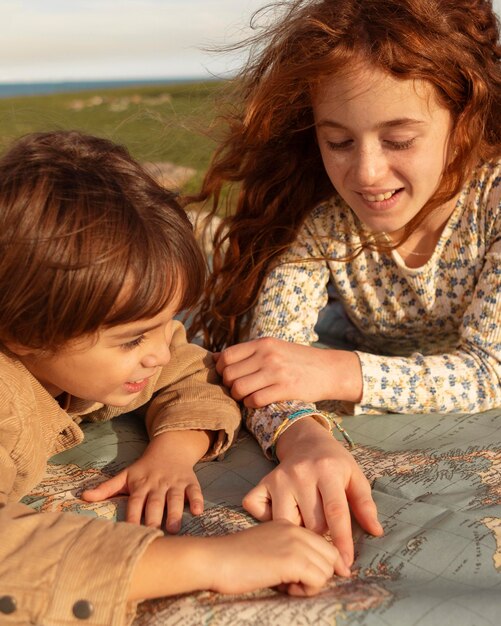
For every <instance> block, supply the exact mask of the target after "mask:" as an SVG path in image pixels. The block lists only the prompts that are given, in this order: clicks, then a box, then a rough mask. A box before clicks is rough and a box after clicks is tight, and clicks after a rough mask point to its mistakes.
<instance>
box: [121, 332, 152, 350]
mask: <svg viewBox="0 0 501 626" xmlns="http://www.w3.org/2000/svg"><path fill="white" fill-rule="evenodd" d="M145 338H146V337H145V336H144V335H141V336H140V337H137V338H136V339H133V340H132V341H128V342H127V343H122V344H121V346H120V347H121V348H122V350H133V349H134V348H137V346H139V345H141V344H142V343H143V341H144V340H145Z"/></svg>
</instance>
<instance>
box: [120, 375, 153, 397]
mask: <svg viewBox="0 0 501 626" xmlns="http://www.w3.org/2000/svg"><path fill="white" fill-rule="evenodd" d="M149 379H150V376H148V377H147V378H141V379H140V380H134V381H128V382H126V383H125V384H124V387H125V389H126V390H127V391H128V392H129V393H138V391H142V390H143V389H144V388H145V387H146V385H147V384H148V381H149Z"/></svg>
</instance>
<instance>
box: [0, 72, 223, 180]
mask: <svg viewBox="0 0 501 626" xmlns="http://www.w3.org/2000/svg"><path fill="white" fill-rule="evenodd" d="M222 87H223V84H222V83H218V82H215V81H214V82H204V83H184V84H178V85H170V84H169V85H158V86H152V85H148V86H141V87H137V88H135V87H128V88H120V89H112V90H99V91H85V92H78V93H76V92H72V93H64V94H56V95H54V94H51V95H44V96H30V97H22V98H6V99H0V150H2V151H3V150H4V149H5V147H6V146H7V145H8V144H9V143H11V141H12V140H14V139H16V138H17V137H19V136H21V135H24V134H26V133H29V132H32V131H46V130H55V129H78V130H82V131H85V132H89V133H93V134H96V135H100V136H103V137H107V138H109V139H112V140H113V141H116V142H118V143H122V144H125V145H126V146H127V147H128V148H129V150H130V152H131V154H132V155H133V156H134V157H135V158H136V159H138V160H140V161H152V162H163V161H168V162H171V163H174V164H176V165H182V166H186V167H190V168H194V169H195V170H196V173H195V175H194V176H193V177H192V178H191V179H190V180H189V182H188V183H186V185H185V186H184V190H185V191H195V190H196V189H197V188H198V185H199V184H200V181H201V178H202V176H203V172H204V170H205V168H206V167H207V164H208V162H209V158H210V154H211V152H212V151H213V149H214V147H215V143H214V141H213V139H211V138H210V130H209V129H210V127H211V124H212V123H213V120H214V117H215V103H216V100H217V98H218V97H219V96H220V95H221V92H222Z"/></svg>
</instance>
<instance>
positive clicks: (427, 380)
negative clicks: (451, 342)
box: [359, 351, 501, 413]
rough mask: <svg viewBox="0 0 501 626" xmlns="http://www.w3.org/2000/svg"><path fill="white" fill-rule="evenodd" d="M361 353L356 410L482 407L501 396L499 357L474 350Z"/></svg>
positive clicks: (500, 399)
mask: <svg viewBox="0 0 501 626" xmlns="http://www.w3.org/2000/svg"><path fill="white" fill-rule="evenodd" d="M359 356H360V361H361V363H362V371H363V378H364V385H363V386H364V391H363V396H362V399H361V406H360V412H367V411H371V410H372V411H374V410H376V411H381V410H386V411H393V412H399V413H429V412H438V413H449V412H466V411H484V410H487V409H490V408H493V407H496V406H499V403H500V402H501V389H500V385H499V363H496V362H495V360H486V359H482V358H481V357H480V355H479V354H475V353H473V352H472V353H466V352H461V351H456V352H454V353H450V354H442V355H431V356H423V355H421V354H413V355H411V356H409V357H387V356H377V355H372V354H366V353H360V355H359ZM496 369H497V370H498V371H496Z"/></svg>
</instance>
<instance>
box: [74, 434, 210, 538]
mask: <svg viewBox="0 0 501 626" xmlns="http://www.w3.org/2000/svg"><path fill="white" fill-rule="evenodd" d="M208 445H209V436H208V435H207V433H205V432H204V431H191V430H186V431H169V432H165V433H162V434H160V435H158V436H157V437H155V438H154V439H153V440H152V441H151V442H150V443H149V445H148V447H147V448H146V450H145V452H144V453H143V455H142V456H141V457H140V458H139V459H138V460H137V461H136V462H135V463H133V464H132V465H130V466H129V467H127V468H126V469H124V470H122V471H121V472H119V473H118V474H117V475H116V476H114V477H113V478H110V479H109V480H107V481H105V482H104V483H102V484H101V485H99V486H98V487H96V488H95V489H88V490H86V491H84V492H83V494H82V498H83V499H84V500H87V501H88V502H97V501H99V500H105V499H106V498H110V497H112V496H115V495H117V494H124V493H125V494H129V500H128V504H127V516H126V520H127V521H128V522H131V523H134V524H140V523H141V519H142V517H143V516H144V523H145V525H146V526H153V527H155V528H160V526H161V524H162V519H163V517H164V512H165V510H166V509H167V520H166V524H165V527H166V529H167V531H168V532H170V533H177V532H178V531H179V530H180V528H181V520H182V516H183V510H184V503H185V500H188V502H189V506H190V511H191V513H192V514H193V515H200V514H201V513H202V512H203V508H204V501H203V496H202V490H201V488H200V484H199V482H198V479H197V477H196V475H195V472H194V471H193V465H194V464H195V463H196V462H197V461H198V460H199V459H200V458H201V457H202V456H203V454H204V453H205V452H206V451H207V449H208Z"/></svg>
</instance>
